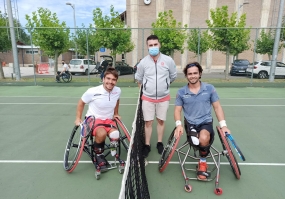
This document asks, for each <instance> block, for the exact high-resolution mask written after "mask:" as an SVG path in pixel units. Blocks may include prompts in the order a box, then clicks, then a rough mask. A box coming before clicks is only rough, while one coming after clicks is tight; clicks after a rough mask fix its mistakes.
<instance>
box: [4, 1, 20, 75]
mask: <svg viewBox="0 0 285 199" xmlns="http://www.w3.org/2000/svg"><path fill="white" fill-rule="evenodd" d="M7 11H8V19H9V27H10V34H11V42H12V51H13V60H14V63H13V68H15V73H16V81H19V80H20V79H21V73H20V66H19V61H18V49H17V43H16V37H15V28H14V22H13V15H12V7H11V0H7Z"/></svg>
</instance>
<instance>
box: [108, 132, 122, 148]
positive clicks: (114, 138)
mask: <svg viewBox="0 0 285 199" xmlns="http://www.w3.org/2000/svg"><path fill="white" fill-rule="evenodd" d="M119 137H120V132H119V131H118V130H115V131H112V132H111V133H110V134H109V138H110V147H111V148H113V147H117V146H118V145H119V143H118V140H119Z"/></svg>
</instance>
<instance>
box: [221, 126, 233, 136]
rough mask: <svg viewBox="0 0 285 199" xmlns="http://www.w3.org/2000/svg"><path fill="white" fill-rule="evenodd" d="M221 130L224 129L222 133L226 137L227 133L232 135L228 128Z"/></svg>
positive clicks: (224, 127)
mask: <svg viewBox="0 0 285 199" xmlns="http://www.w3.org/2000/svg"><path fill="white" fill-rule="evenodd" d="M221 129H222V132H223V134H224V136H226V132H227V133H228V134H231V131H230V129H228V127H226V126H223V127H222V128H221Z"/></svg>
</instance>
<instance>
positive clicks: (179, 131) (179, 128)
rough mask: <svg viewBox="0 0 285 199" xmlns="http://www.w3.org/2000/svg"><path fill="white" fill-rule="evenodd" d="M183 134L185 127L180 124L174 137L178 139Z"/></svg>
mask: <svg viewBox="0 0 285 199" xmlns="http://www.w3.org/2000/svg"><path fill="white" fill-rule="evenodd" d="M181 135H183V127H182V126H181V125H178V126H177V127H176V129H175V132H174V137H175V138H176V139H177V138H178V137H179V136H181Z"/></svg>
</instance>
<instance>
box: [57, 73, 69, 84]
mask: <svg viewBox="0 0 285 199" xmlns="http://www.w3.org/2000/svg"><path fill="white" fill-rule="evenodd" d="M61 80H62V81H63V82H65V83H69V82H71V80H72V74H71V73H70V72H69V71H67V72H64V73H63V74H61V75H60V77H59V81H60V82H61Z"/></svg>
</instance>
